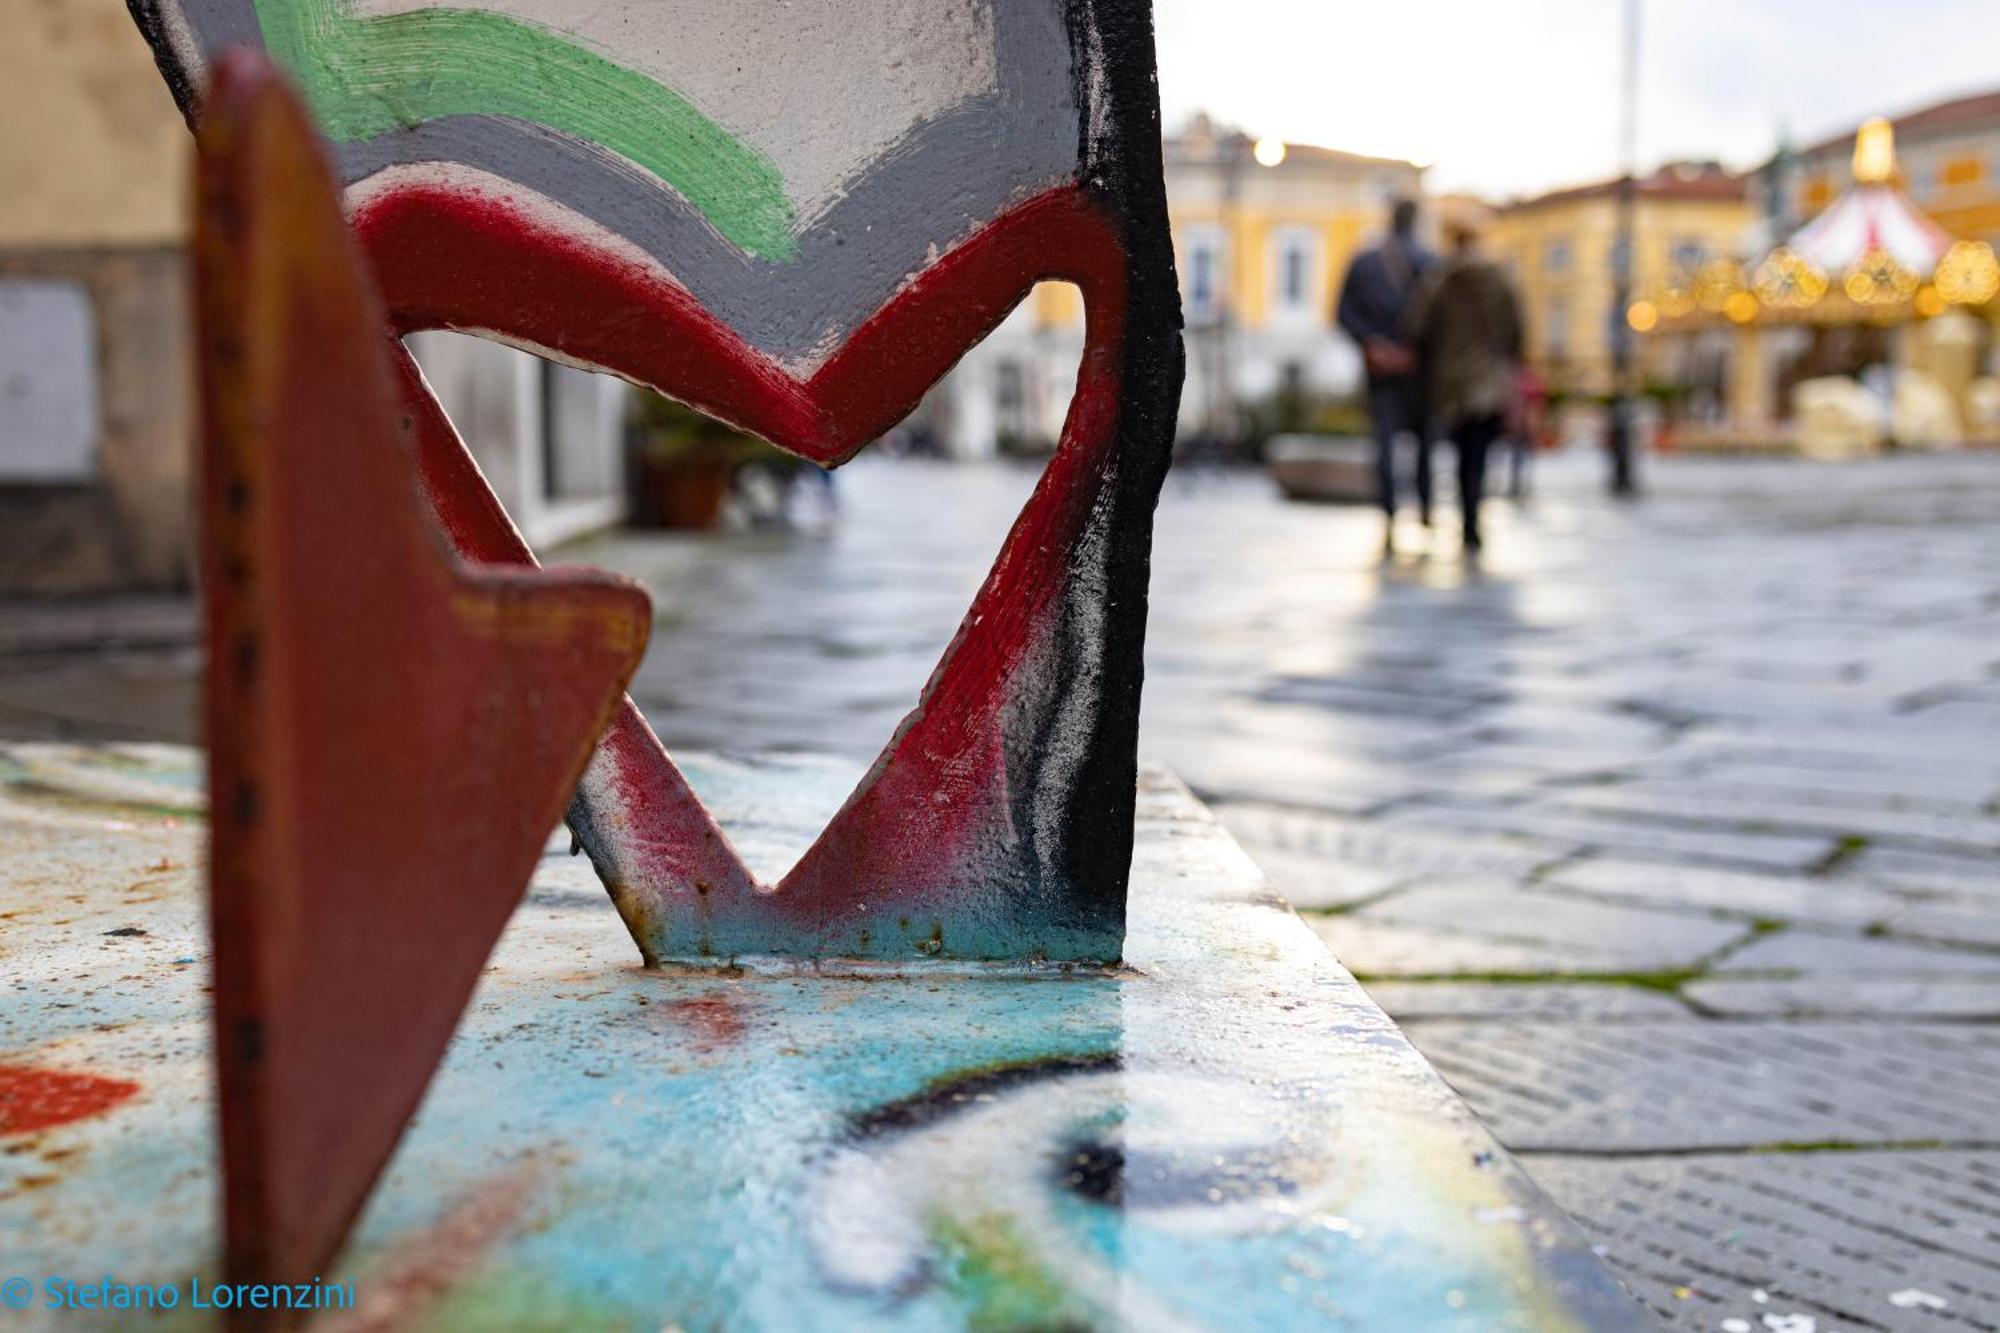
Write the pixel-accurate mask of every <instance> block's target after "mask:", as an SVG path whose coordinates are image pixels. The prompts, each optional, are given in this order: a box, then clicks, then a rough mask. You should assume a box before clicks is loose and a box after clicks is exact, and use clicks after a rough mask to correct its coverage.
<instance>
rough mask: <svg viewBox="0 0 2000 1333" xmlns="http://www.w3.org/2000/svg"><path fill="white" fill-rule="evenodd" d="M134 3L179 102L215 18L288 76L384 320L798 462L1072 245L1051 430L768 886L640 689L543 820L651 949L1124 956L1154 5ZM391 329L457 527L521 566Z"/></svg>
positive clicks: (1163, 430)
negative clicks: (964, 580) (827, 808)
mask: <svg viewBox="0 0 2000 1333" xmlns="http://www.w3.org/2000/svg"><path fill="white" fill-rule="evenodd" d="M132 6H133V9H134V13H135V15H136V16H137V18H138V19H139V22H140V25H141V27H142V29H143V30H144V31H145V33H146V34H147V36H148V38H149V40H150V41H151V42H152V43H153V45H154V48H155V52H156V54H157V56H158V58H159V60H160V64H161V67H162V69H163V71H164V72H165V73H166V75H167V78H168V81H169V83H170V84H171V85H172V86H173V87H174V89H175V92H176V94H177V95H178V96H179V98H180V100H181V102H182V105H183V108H184V109H185V110H186V111H187V112H188V114H189V115H190V117H198V115H199V109H200V108H199V99H200V95H201V93H200V89H201V87H202V84H203V80H204V75H205V71H206V69H207V67H208V65H209V64H210V63H211V61H212V60H213V59H214V58H215V57H216V55H217V54H218V53H219V52H221V51H222V50H223V49H225V48H227V47H229V46H231V45H234V44H238V43H243V42H249V43H253V44H259V45H262V46H263V47H264V48H265V50H266V51H267V52H268V53H269V54H270V55H271V56H272V57H273V58H274V60H275V61H276V62H277V63H278V64H279V65H280V66H281V67H282V68H283V70H284V71H285V72H286V73H287V75H288V76H289V77H290V78H291V79H292V80H293V81H294V82H295V83H296V84H297V85H298V86H299V87H300V89H301V90H302V93H303V95H304V97H305V99H306V101H307V104H308V106H309V108H310V109H311V111H312V113H313V115H314V118H315V120H316V121H317V123H318V124H319V126H320V128H321V130H322V131H323V133H325V134H326V135H327V136H328V138H329V139H330V140H331V141H332V153H333V157H334V167H335V173H336V176H337V178H338V180H339V182H340V184H341V185H342V187H343V188H344V191H345V205H346V210H347V214H348V217H349V220H350V223H351V225H352V226H353V228H354V231H355V233H356V235H357V237H358V238H359V240H360V242H361V245H362V248H363V250H364V252H365V254H366V255H367V257H368V260H369V263H370V265H371V267H372V270H373V274H374V277H375V280H376V283H377V285H378V286H379V287H380V289H381V293H382V296H383V300H384V303H385V305H386V307H387V313H388V319H389V323H390V332H391V333H393V334H396V335H401V334H405V333H410V332H414V331H418V330H422V329H427V328H446V327H448V328H454V329H459V330H463V331H467V332H478V333H484V334H487V335H489V336H492V337H495V338H498V339H501V340H503V341H506V342H509V343H512V344H515V345H519V346H523V347H526V348H528V349H530V350H533V351H537V352H540V353H542V354H544V355H547V356H551V357H553V358H556V359H558V360H562V361H565V362H569V363H572V364H576V365H581V366H586V367H590V368H595V369H602V370H606V371H610V372H613V373H616V374H619V375H622V376H624V377H626V378H628V379H631V380H634V381H636V382H638V383H641V384H644V385H647V386H649V387H651V388H654V389H657V390H659V391H661V392H664V393H667V394H669V395H670V396H673V397H676V398H679V399H682V400H683V401H686V402H688V403H690V404H692V405H694V406H696V407H698V408H700V409H702V410H704V411H707V412H709V413H711V414H712V415H715V416H717V417H720V418H723V419H726V420H728V421H730V422H732V423H734V424H737V425H740V426H742V427H744V428H746V429H749V430H752V431H754V432H756V433H757V434H760V435H762V436H764V437H765V438H767V439H769V440H771V441H772V442H774V443H776V444H778V445H779V446H781V447H783V448H785V449H788V450H791V451H792V452H794V453H797V454H800V455H802V456H804V457H807V458H810V459H813V460H815V461H819V462H822V463H827V464H838V463H839V462H841V461H843V460H845V459H846V458H848V457H851V456H852V455H853V454H854V453H855V452H856V451H858V450H859V449H861V448H862V447H864V446H865V445H866V444H867V442H868V441H870V440H871V439H873V438H875V437H876V436H877V435H879V434H880V433H881V432H882V431H883V430H885V429H886V428H888V427H889V426H891V425H893V424H894V423H895V422H896V421H898V420H899V419H900V418H901V417H902V416H903V415H905V414H906V413H907V412H908V411H909V410H911V409H912V408H913V407H914V406H915V405H916V403H917V401H918V399H919V398H920V397H921V396H922V394H923V393H924V392H925V391H926V390H927V389H928V388H929V387H930V386H931V385H932V384H933V383H935V382H936V380H937V379H938V378H940V377H941V376H942V375H943V374H944V373H945V372H946V371H947V370H948V369H950V367H951V365H952V364H953V363H954V362H955V361H956V360H957V359H958V357H959V356H960V355H961V354H962V353H963V352H964V351H965V350H966V349H967V348H969V347H970V346H972V345H973V344H974V343H976V342H977V341H978V340H979V339H980V338H982V337H983V336H984V335H985V334H986V333H987V332H988V331H989V330H990V329H991V328H992V327H993V326H994V325H996V324H997V323H998V322H999V321H1000V319H1002V318H1003V317H1004V316H1005V315H1006V314H1007V312H1008V311H1009V310H1010V309H1012V308H1013V307H1014V306H1015V305H1016V304H1017V303H1018V302H1019V301H1020V300H1021V299H1022V297H1023V296H1024V295H1025V294H1026V292H1027V291H1028V290H1029V288H1030V287H1032V286H1033V284H1034V283H1035V282H1037V281H1041V280H1064V281H1069V282H1073V283H1075V284H1076V285H1077V286H1078V287H1079V288H1080V289H1081V290H1082V293H1083V296H1084V302H1085V307H1086V313H1087V341H1086V348H1085V354H1084V358H1083V364H1082V369H1081V371H1080V373H1079V378H1078V384H1077V390H1076V396H1075V399H1074V400H1073V402H1072V404H1071V408H1070V412H1069V417H1068V420H1067V423H1066V425H1065V428H1064V431H1063V436H1062V442H1061V446H1060V448H1059V449H1058V451H1057V454H1056V456H1055V457H1054V459H1053V460H1052V461H1051V462H1050V464H1049V465H1048V470H1047V472H1046V474H1045V475H1044V477H1043V478H1042V481H1041V483H1040V485H1039V486H1038V487H1037V488H1036V490H1035V492H1034V495H1033V496H1032V498H1031V499H1030V500H1029V502H1028V505H1027V507H1026V508H1025V509H1024V510H1023V512H1022V514H1021V516H1020V518H1019V520H1018V521H1017V523H1016V524H1015V527H1014V529H1013V531H1012V532H1011V533H1010V534H1009V536H1008V538H1007V540H1006V542H1005V544H1004V545H1003V547H1002V550H1001V551H1000V553H999V556H998V559H997V560H996V562H995V564H994V567H993V571H992V573H991V574H990V575H989V576H988V579H987V581H986V583H985V585H984V586H983V587H982V588H981V590H980V592H979V594H978V595H977V598H976V599H975V601H974V603H973V605H972V607H971V608H970V610H969V611H968V613H967V615H966V618H965V620H964V622H963V623H962V625H961V627H960V630H959V633H958V635H957V637H956V638H955V639H954V641H953V643H952V645H951V646H950V647H949V648H948V649H947V650H946V653H945V655H944V657H943V660H942V661H941V662H940V663H939V665H938V667H937V669H936V672H935V674H934V675H933V676H932V678H931V680H930V681H929V683H928V684H927V685H926V687H925V689H924V692H923V695H922V697H921V699H920V700H919V701H918V705H917V708H916V710H915V711H914V712H912V713H911V714H910V716H909V718H908V719H906V721H905V722H904V723H903V724H902V726H901V727H900V728H899V729H898V731H897V732H896V734H895V735H894V736H893V737H891V738H890V739H889V741H888V743H887V745H886V747H885V749H884V750H883V751H882V753H881V756H880V758H879V759H878V760H877V762H876V763H875V765H874V766H873V767H872V768H871V769H870V771H869V773H868V775H867V776H866V777H865V778H864V779H863V780H862V782H861V785H860V786H859V787H858V788H857V789H856V790H855V791H854V793H853V794H852V796H851V797H850V798H849V799H848V801H847V803H846V804H845V805H844V806H843V807H842V808H841V810H840V811H839V813H838V814H837V815H836V816H835V817H834V819H833V821H832V823H831V824H829V825H828V826H827V828H826V829H825V830H824V831H823V832H822V833H821V835H820V836H819V838H818V840H817V841H816V842H815V843H814V844H813V845H812V847H811V848H810V849H809V850H808V851H807V852H806V853H805V855H804V857H803V858H802V859H801V860H800V861H799V862H798V864H797V865H796V866H794V867H793V868H792V870H791V871H790V872H789V873H788V874H787V875H785V876H784V877H783V878H782V879H781V880H779V882H778V883H777V884H776V885H774V886H768V887H767V886H760V885H758V884H757V883H756V882H755V880H754V878H753V877H752V875H751V874H750V872H749V871H748V870H747V869H746V868H745V866H744V864H743V862H742V860H741V858H740V857H738V856H737V855H736V853H735V851H734V850H733V849H732V848H731V847H730V845H729V843H728V840H727V838H726V837H725V836H724V835H723V833H722V831H721V829H720V828H719V827H718V826H717V825H716V824H715V822H714V820H713V819H712V818H710V816H709V815H708V814H707V812H706V811H704V810H703V809H702V807H701V804H700V802H699V801H698V800H697V798H696V797H695V795H694V793H693V792H692V790H691V789H690V788H689V787H688V785H687V782H686V780H685V779H684V778H683V777H682V775H681V773H680V772H679V770H678V769H677V768H676V767H675V766H674V764H673V762H672V761H671V760H670V759H669V758H668V756H667V755H666V753H665V752H664V750H662V748H661V746H660V744H659V741H658V739H657V738H656V737H655V736H654V734H653V732H652V730H651V729H650V728H649V727H648V726H647V725H646V723H645V721H644V719H643V718H642V717H641V716H640V714H639V713H638V711H637V709H636V708H634V707H633V706H632V705H631V704H630V702H629V700H628V701H627V702H626V703H625V705H624V706H623V707H622V709H621V710H620V712H619V713H618V715H617V717H616V718H615V720H614V721H613V723H612V725H611V728H610V730H609V731H608V733H607V734H606V736H605V737H604V739H603V741H602V743H601V744H600V746H599V749H598V752H597V754H596V756H595V757H594V759H593V760H592V762H591V764H590V766H589V768H588V770H587V772H586V775H585V778H584V780H583V782H582V784H581V786H580V788H579V790H578V793H577V796H576V799H575V802H574V804H573V805H572V808H571V811H570V824H571V828H572V830H573V831H574V833H575V834H576V837H577V839H578V841H579V843H580V844H581V846H582V848H583V849H584V850H585V851H586V852H587V853H588V854H589V856H590V858H591V861H592V863H593V864H594V865H595V866H596V868H597V870H598V872H599V874H600V876H601V878H602V879H603V880H604V883H605V885H606V888H607V889H608V891H609V892H610V894H611V896H612V898H613V900H614V902H615V903H616V904H617V906H618V909H619V911H620V913H621V915H622V916H623V918H624V920H625V922H626V924H627V926H628V927H629V929H630V930H631V932H632V935H633V938H634V940H635V942H636V943H637V945H638V947H639V949H640V951H641V953H642V954H643V955H644V957H645V958H646V959H647V960H648V961H649V962H656V961H666V960H703V959H725V960H726V959H729V958H734V957H739V956H744V955H794V956H808V957H828V956H840V957H856V958H883V959H910V958H923V957H946V958H964V959H1049V960H1068V961H1082V962H1108V961H1112V960H1115V959H1116V958H1118V956H1119V953H1120V950H1121V948H1122V942H1123V931H1124V898H1125V885H1126V877H1127V872H1128V863H1129V860H1130V852H1131V819H1132V803H1133V784H1134V779H1135V763H1134V750H1135V742H1136V731H1137V719H1138V696H1139V678H1140V665H1141V651H1142V641H1143V636H1144V630H1145V586H1146V576H1147V565H1148V560H1149V554H1150V543H1151V523H1152V510H1153V505H1154V501H1155V499H1156V498H1157V494H1158V490H1159V486H1160V483H1161V480H1162V478H1163V476H1164V472H1165V468H1166V465H1167V461H1168V456H1169V452H1170V447H1171V438H1172V429H1173V418H1174V414H1175V407H1176V403H1177V400H1178V394H1179V387H1180V377H1181V348H1180V339H1179V308H1178V297H1177V294H1176V288H1175V280H1174V276H1173V272H1172V261H1171V246H1170V244H1169V241H1168V239H1167V230H1166V217H1165V201H1164V193H1163V190H1162V188H1161V184H1160V166H1159V152H1158V123H1157V122H1158V110H1157V95H1156V92H1155V90H1154V88H1153V85H1152V80H1151V70H1152V52H1151V34H1150V22H1149V18H1148V14H1147V7H1146V5H1145V4H1143V3H1138V2H1137V0H1116V2H1115V3H1113V2H1111V0H1100V3H1095V4H1064V3H1059V2H1058V0H1021V2H1020V3H1009V4H1005V5H982V4H966V5H964V6H962V7H959V6H944V7H937V6H911V5H908V4H906V3H902V2H901V0H869V2H868V3H864V4H851V3H837V2H836V0H809V2H807V3H799V4H794V5H790V6H787V7H786V10H785V13H786V16H787V17H786V20H785V22H784V23H782V24H780V23H775V22H769V21H758V22H750V21H747V19H746V17H745V15H743V14H742V13H741V11H740V9H739V7H737V6H734V5H725V4H721V3H712V4H709V3H698V4H695V5H692V6H686V5H683V6H676V7H673V9H672V10H671V11H670V12H667V11H663V10H662V8H661V7H660V6H657V5H652V4H647V3H642V2H641V0H619V2H617V3H612V4H605V5H595V6H587V7H582V8H580V9H579V8H578V7H576V6H570V5H564V4H560V3H557V2H556V0H472V2H470V3H465V2H462V3H458V4H455V5H453V6H451V7H449V8H445V7H439V6H433V5H429V4H425V3H422V0H132ZM709 10H713V12H712V13H710V12H707V11H709ZM396 355H397V357H398V358H399V361H398V370H399V373H400V375H401V385H400V387H401V391H402V393H403V397H404V409H405V413H404V414H405V416H406V417H407V418H408V420H409V423H410V424H409V432H410V439H411V443H412V445H413V447H414V448H415V450H416V453H417V456H418V459H419V464H420V468H421V471H422V475H423V480H424V485H425V488H426V491H427V494H428V496H429V499H430V502H431V508H432V510H433V512H434V514H435V515H436V517H437V519H438V520H439V522H440V525H441V526H442V528H443V530H444V531H445V533H446V535H447V537H448V538H449V539H450V540H451V542H452V543H453V544H454V546H455V547H456V548H457V550H458V551H459V553H460V554H461V555H463V556H465V557H467V558H470V559H477V560H481V561H486V562H506V563H517V564H524V563H532V561H533V557H532V555H531V554H530V552H529V551H528V549H527V547H526V546H525V544H524V543H523V542H522V541H521V539H520V537H519V535H518V533H516V532H515V531H514V529H513V527H512V525H511V523H510V522H509V521H508V519H507V517H506V514H505V511H504V510H503V509H501V508H500V506H499V504H498V502H497V501H496V500H495V499H494V497H493V495H492V493H491V491H490V490H489V489H488V488H487V486H486V484H485V482H484V481H483V479H482V478H481V477H480V476H479V474H478V470H477V468H476V467H475V466H473V464H472V463H471V460H470V457H469V455H467V454H466V452H465V449H464V446H463V445H462V443H461V442H460V441H459V439H458V437H457V435H456V433H455V432H454V431H453V430H452V427H451V424H450V422H449V421H448V419H447V418H446V417H445V415H444V413H443V412H442V410H441V409H440V408H439V407H438V406H437V403H436V400H435V399H434V398H433V397H432V396H431V395H430V393H429V390H428V388H427V387H426V386H425V385H424V383H423V380H422V376H421V374H420V372H418V371H417V369H416V367H415V365H414V363H413V362H411V361H410V360H409V358H408V357H407V355H406V354H404V353H402V352H401V350H400V349H398V350H397V353H396Z"/></svg>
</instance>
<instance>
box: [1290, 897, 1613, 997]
mask: <svg viewBox="0 0 2000 1333" xmlns="http://www.w3.org/2000/svg"><path fill="white" fill-rule="evenodd" d="M1306 921H1307V922H1308V923H1309V924H1310V925H1311V926H1312V928H1313V929H1314V930H1316V931H1318V932H1319V934H1320V938H1322V939H1324V940H1325V941H1326V942H1327V945H1328V946H1329V947H1330V948H1332V950H1333V954H1334V957H1336V958H1338V959H1340V961H1341V964H1342V966H1344V967H1346V968H1347V970H1348V971H1350V972H1352V973H1354V975H1355V976H1357V977H1360V978H1361V979H1362V980H1364V981H1368V982H1373V981H1376V980H1378V979H1381V978H1387V977H1464V978H1468V979H1480V978H1489V977H1498V976H1506V977H1533V978H1549V977H1556V976H1574V975H1603V976H1618V975H1623V974H1625V973H1627V972H1630V971H1631V970H1632V969H1631V964H1630V961H1629V960H1628V959H1626V958H1625V957H1624V956H1623V955H1620V954H1616V953H1613V952H1611V951H1610V950H1606V949H1579V948H1576V947H1574V946H1570V945H1560V944H1537V943H1534V942H1533V941H1530V940H1506V939H1496V938H1495V937H1493V936H1491V935H1472V934H1464V933H1460V932H1456V931H1445V930H1436V929H1432V928H1429V927H1424V926H1406V925H1401V924H1398V923H1396V922H1393V921H1377V920H1372V919H1370V918H1368V917H1364V916H1355V915H1352V914H1346V915H1341V916H1319V915H1314V914H1310V913H1309V914H1307V916H1306Z"/></svg>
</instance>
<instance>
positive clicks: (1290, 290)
mask: <svg viewBox="0 0 2000 1333" xmlns="http://www.w3.org/2000/svg"><path fill="white" fill-rule="evenodd" d="M1283 271H1284V280H1283V283H1282V292H1283V297H1284V302H1285V304H1286V305H1287V306H1289V307H1290V308H1292V309H1293V310H1297V309H1298V308H1299V307H1300V306H1302V305H1304V304H1305V303H1306V248H1305V247H1304V246H1303V245H1300V244H1298V243H1297V242H1293V243H1292V244H1290V245H1287V246H1286V247H1285V254H1284V270H1283Z"/></svg>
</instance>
